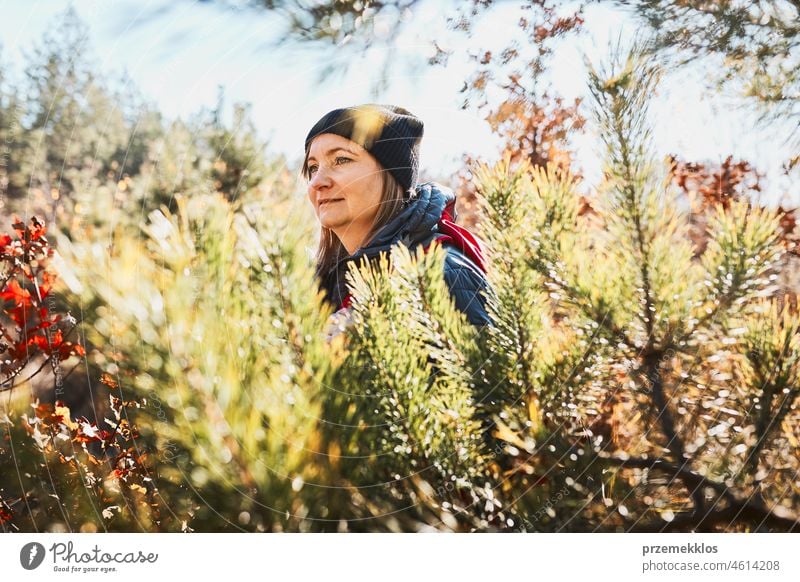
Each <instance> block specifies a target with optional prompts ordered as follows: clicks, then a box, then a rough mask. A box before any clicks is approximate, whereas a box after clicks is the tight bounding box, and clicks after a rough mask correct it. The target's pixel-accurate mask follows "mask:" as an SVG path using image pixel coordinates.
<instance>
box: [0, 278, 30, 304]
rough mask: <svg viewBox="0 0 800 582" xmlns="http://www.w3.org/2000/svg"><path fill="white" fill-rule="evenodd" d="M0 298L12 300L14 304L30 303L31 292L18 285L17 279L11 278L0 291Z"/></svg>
mask: <svg viewBox="0 0 800 582" xmlns="http://www.w3.org/2000/svg"><path fill="white" fill-rule="evenodd" d="M0 298H2V299H4V300H6V301H13V302H14V304H15V305H30V304H31V294H30V291H28V290H27V289H23V288H22V287H20V284H19V281H17V280H16V279H11V281H9V282H8V285H6V289H5V290H3V291H2V292H0Z"/></svg>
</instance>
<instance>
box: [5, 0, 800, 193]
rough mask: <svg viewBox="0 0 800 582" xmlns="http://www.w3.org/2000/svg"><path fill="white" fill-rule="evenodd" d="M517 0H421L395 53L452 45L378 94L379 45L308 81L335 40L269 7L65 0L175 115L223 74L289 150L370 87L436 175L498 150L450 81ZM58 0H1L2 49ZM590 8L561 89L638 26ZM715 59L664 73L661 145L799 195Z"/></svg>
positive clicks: (776, 138)
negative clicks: (726, 91) (713, 73)
mask: <svg viewBox="0 0 800 582" xmlns="http://www.w3.org/2000/svg"><path fill="white" fill-rule="evenodd" d="M434 4H435V5H436V6H435V7H434ZM516 4H517V3H516V2H508V3H501V5H500V6H498V7H497V8H495V9H494V10H493V11H492V12H491V13H490V14H488V15H486V16H485V17H484V18H483V19H482V20H481V21H479V22H480V24H479V27H478V29H477V30H476V33H475V35H474V37H473V39H471V40H469V39H466V37H465V36H463V35H458V34H455V33H452V32H448V31H447V30H446V28H445V25H444V17H443V16H442V15H441V14H437V12H436V10H437V9H441V6H442V4H441V3H438V2H437V3H434V2H426V3H424V4H423V7H422V9H421V10H418V11H417V12H416V13H414V15H413V18H412V20H411V26H409V28H408V30H407V31H406V32H405V33H404V34H403V36H402V37H401V39H400V40H399V51H400V53H401V54H402V53H403V52H408V53H409V54H419V53H420V51H424V50H426V46H427V45H426V44H425V42H424V40H425V39H427V38H431V37H433V36H434V35H435V38H437V39H439V41H440V43H443V44H445V45H447V46H449V47H450V48H453V49H455V54H454V55H453V57H451V60H450V63H449V64H448V66H447V67H441V66H434V67H428V68H427V69H425V70H423V71H422V75H421V76H412V74H411V73H410V72H409V71H408V70H407V68H406V67H403V66H402V65H400V64H398V65H397V66H395V67H394V71H393V76H392V81H391V84H390V87H389V89H388V90H387V91H385V92H384V93H382V94H380V95H378V96H376V95H373V94H372V93H371V88H372V86H373V84H374V77H375V74H374V73H373V72H372V71H375V68H376V67H377V66H378V65H379V64H380V63H381V62H382V61H381V56H382V55H381V52H380V51H378V50H375V51H372V52H371V53H369V54H368V55H367V57H366V58H364V59H362V60H357V61H356V62H354V63H352V65H353V66H351V70H350V73H349V74H348V76H347V78H346V80H345V81H341V80H336V81H332V82H328V83H326V84H323V85H319V86H315V83H314V80H315V76H316V71H317V70H318V69H320V68H322V67H324V66H325V65H328V64H330V63H331V61H333V62H334V63H335V61H336V59H337V52H336V50H335V49H334V48H329V49H326V50H323V51H316V52H315V51H309V50H298V49H297V48H296V47H295V48H289V47H287V48H283V49H281V50H279V51H275V50H270V49H268V48H266V41H267V40H268V39H270V38H271V31H274V30H275V29H276V25H277V24H278V23H277V22H276V20H275V16H274V15H271V14H270V13H268V12H235V11H231V10H225V9H224V7H222V6H220V5H219V4H218V3H207V2H202V3H199V2H193V1H191V0H183V1H178V0H172V1H170V0H117V1H114V2H108V1H102V0H76V1H74V2H73V5H74V6H75V8H76V10H77V11H78V13H79V14H80V16H81V17H82V18H83V20H84V21H85V22H86V24H87V25H88V27H89V30H90V40H91V46H92V49H93V52H92V54H93V57H94V60H95V62H96V63H97V65H98V69H99V70H100V71H101V72H102V73H103V74H105V75H108V76H112V75H118V74H119V73H121V72H122V71H123V70H124V71H126V72H127V73H128V75H129V76H130V77H131V78H132V80H133V82H134V83H135V84H136V86H137V87H138V88H139V89H140V90H141V92H142V94H143V95H144V96H145V98H147V99H148V100H150V101H153V102H155V103H156V104H157V106H158V108H159V109H160V110H161V111H162V112H163V113H164V114H165V115H167V116H168V117H170V118H172V117H176V116H184V117H185V116H188V115H189V114H191V113H193V112H196V111H198V110H199V109H200V108H201V107H208V108H210V107H213V106H214V105H215V103H216V99H217V90H218V89H217V88H218V86H219V85H223V86H224V87H225V96H226V104H227V105H228V106H230V105H231V104H232V103H233V102H236V101H246V102H250V103H252V113H253V118H254V121H255V123H256V126H257V127H258V130H259V132H260V134H261V137H262V138H264V139H265V140H267V141H268V142H269V146H268V147H269V149H270V150H271V151H274V152H282V153H285V154H286V155H287V156H288V157H289V159H290V160H297V159H298V158H299V156H300V155H301V154H302V147H303V140H304V138H305V135H306V133H307V132H308V130H309V129H310V128H311V126H312V125H313V124H314V123H315V122H316V121H317V119H319V118H320V117H321V116H322V115H323V114H324V113H326V112H327V111H329V110H331V109H334V108H336V107H341V106H345V105H353V104H356V103H363V102H371V101H378V102H384V103H392V104H396V105H401V106H403V107H405V108H407V109H409V110H410V111H412V112H413V113H415V114H416V115H417V116H419V117H420V118H422V119H423V121H424V122H425V137H424V139H423V142H422V152H421V159H422V166H423V170H425V169H427V170H429V171H430V172H431V173H432V174H435V175H437V176H445V175H448V174H449V173H451V172H453V171H455V170H456V169H457V164H458V161H459V160H460V159H461V154H462V153H464V152H467V153H470V154H472V155H473V156H482V157H484V158H486V159H489V160H493V159H495V158H496V150H497V148H496V145H495V144H496V143H497V141H496V139H495V138H494V137H493V136H492V135H491V133H490V131H489V129H488V127H487V125H486V123H485V122H484V121H483V120H482V119H480V117H477V116H476V115H475V114H474V113H472V112H470V111H463V110H461V109H460V108H459V103H460V94H459V93H458V89H459V88H460V87H461V86H462V84H463V81H464V79H465V78H466V76H467V74H468V71H469V65H468V64H467V62H466V59H465V58H464V55H466V53H467V51H468V50H469V49H470V48H474V49H477V48H482V49H483V48H491V47H492V45H494V46H497V47H503V46H505V44H506V42H507V40H508V33H507V32H505V31H508V30H513V29H515V27H516V21H517V19H518V17H519V15H518V12H517V8H516ZM67 5H68V3H67V2H62V1H55V0H0V14H2V23H1V24H0V47H2V51H1V52H0V57H1V58H2V62H3V63H4V64H9V63H10V64H11V67H12V70H14V72H16V73H17V74H19V73H21V63H22V57H21V51H22V50H25V47H30V46H31V45H32V44H33V43H36V42H38V41H39V39H40V38H41V35H42V32H43V30H44V29H45V27H46V26H51V25H52V24H53V22H54V17H56V16H57V15H58V14H59V13H61V12H62V11H63V10H64V8H65V7H66V6H67ZM168 6H171V8H170V9H168V10H166V11H165V12H163V13H162V14H161V15H160V16H159V17H153V14H156V13H157V12H158V11H159V10H161V9H165V8H166V7H168ZM148 17H150V18H148ZM585 17H586V27H587V31H588V34H586V35H584V36H583V37H581V38H579V39H578V40H570V41H569V42H568V43H562V44H561V45H560V46H559V47H558V48H557V50H556V54H555V57H554V61H553V67H552V71H553V77H552V82H553V85H554V87H555V88H556V90H557V92H559V93H560V94H561V95H563V96H564V97H566V98H568V99H571V98H574V97H578V96H587V89H586V82H587V76H586V72H585V66H584V63H583V54H588V55H589V56H590V58H591V59H592V60H593V61H595V62H597V61H599V60H600V59H602V58H603V57H604V56H605V55H607V54H608V52H609V49H608V46H609V41H611V40H615V39H616V38H617V37H618V36H619V35H620V34H621V35H622V37H623V38H628V37H630V36H631V35H632V33H633V32H634V30H635V27H634V26H633V24H632V22H631V21H630V20H629V19H628V18H627V17H626V16H625V15H624V14H622V13H621V12H620V11H618V10H614V9H611V8H609V7H604V6H592V7H590V8H589V9H588V10H587V12H586V14H585ZM437 23H438V24H437ZM500 31H503V32H500ZM338 58H339V59H344V58H352V55H351V54H350V53H347V55H342V56H339V57H338ZM711 66H712V65H710V64H704V65H703V66H700V67H694V68H692V69H684V70H681V71H679V72H678V73H674V74H670V75H669V76H666V77H665V78H664V80H663V82H662V84H661V88H660V91H659V96H658V97H657V98H656V100H655V101H654V103H653V105H652V110H651V111H652V118H651V119H652V124H653V128H654V133H653V136H654V145H655V148H656V152H657V154H658V155H659V156H665V155H667V154H669V153H674V154H677V155H678V156H679V157H681V158H683V159H686V160H689V161H698V162H715V163H719V162H721V161H723V160H724V159H725V158H726V157H727V155H729V154H733V155H734V158H735V159H738V158H744V159H747V160H749V161H751V162H752V163H753V164H754V165H755V166H756V167H757V168H758V169H759V170H761V171H765V172H766V173H767V179H768V182H767V187H768V189H767V192H766V194H765V195H764V197H763V200H764V202H766V203H776V202H780V197H781V196H783V203H784V204H787V203H788V204H792V203H793V204H794V205H800V188H798V187H797V186H796V185H791V183H790V180H789V179H788V178H787V177H781V164H782V163H783V162H785V161H786V160H787V159H789V158H790V157H791V150H790V149H789V148H788V146H786V145H784V144H783V143H782V136H780V131H778V128H774V127H773V128H764V129H761V130H755V129H754V126H753V119H754V116H753V115H752V114H748V113H747V112H745V111H739V110H736V109H735V106H736V104H737V103H738V102H737V101H736V100H735V99H733V98H732V97H730V96H724V95H716V94H714V93H713V92H711V91H708V90H705V89H704V85H703V78H704V77H706V76H708V72H709V71H708V70H707V69H708V68H709V67H711ZM490 97H492V95H490ZM585 103H586V104H588V99H587V100H586V101H585ZM584 113H585V114H586V113H588V109H587V110H585V111H584ZM575 147H576V149H577V163H578V165H579V166H580V168H581V169H582V170H583V172H584V176H585V179H586V185H585V187H587V188H588V187H590V186H592V185H594V184H596V183H597V181H598V180H599V177H600V172H601V159H600V158H601V155H602V148H601V145H600V144H599V142H598V139H597V136H596V131H595V129H594V128H593V127H592V125H591V123H589V125H588V131H587V135H586V136H585V137H583V138H581V139H579V140H577V141H576V143H575Z"/></svg>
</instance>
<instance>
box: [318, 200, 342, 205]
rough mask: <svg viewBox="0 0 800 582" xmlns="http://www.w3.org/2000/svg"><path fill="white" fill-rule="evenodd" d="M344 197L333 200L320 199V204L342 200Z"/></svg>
mask: <svg viewBox="0 0 800 582" xmlns="http://www.w3.org/2000/svg"><path fill="white" fill-rule="evenodd" d="M341 200H342V198H334V199H333V200H320V201H319V205H320V206H322V205H324V204H330V203H331V202H340V201H341Z"/></svg>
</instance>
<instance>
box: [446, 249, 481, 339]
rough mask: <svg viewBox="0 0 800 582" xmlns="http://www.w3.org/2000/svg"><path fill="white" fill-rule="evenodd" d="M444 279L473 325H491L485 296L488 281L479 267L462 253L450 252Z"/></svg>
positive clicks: (457, 305)
mask: <svg viewBox="0 0 800 582" xmlns="http://www.w3.org/2000/svg"><path fill="white" fill-rule="evenodd" d="M444 280H445V282H446V283H447V286H448V288H449V289H450V296H451V297H453V300H454V301H455V304H456V307H457V308H458V309H459V310H460V311H462V312H464V313H465V314H466V316H467V319H468V320H469V322H470V323H471V324H472V325H475V326H484V325H491V323H492V322H491V319H490V318H489V315H488V314H487V312H486V298H485V296H484V293H485V292H486V290H487V288H488V283H487V281H486V278H485V277H484V276H483V273H482V272H481V271H480V270H479V269H478V267H476V266H472V265H471V261H469V259H467V258H466V257H464V256H463V255H462V254H461V253H455V252H453V253H451V252H448V254H447V258H446V260H445V264H444Z"/></svg>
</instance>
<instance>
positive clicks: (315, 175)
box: [303, 104, 490, 326]
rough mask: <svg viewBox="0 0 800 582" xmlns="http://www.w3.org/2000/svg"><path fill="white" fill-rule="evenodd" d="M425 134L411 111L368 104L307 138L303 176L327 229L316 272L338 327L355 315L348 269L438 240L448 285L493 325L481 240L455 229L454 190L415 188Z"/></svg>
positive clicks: (474, 318)
mask: <svg viewBox="0 0 800 582" xmlns="http://www.w3.org/2000/svg"><path fill="white" fill-rule="evenodd" d="M422 134H423V123H422V121H421V120H420V119H418V118H417V117H415V116H414V115H413V114H412V113H410V112H409V111H407V110H405V109H403V108H401V107H395V106H392V105H377V104H366V105H358V106H354V107H346V108H342V109H335V110H333V111H331V112H329V113H328V114H326V115H325V116H323V117H322V119H320V120H319V121H318V122H317V123H316V124H315V125H314V127H313V128H311V131H309V133H308V136H307V137H306V141H305V160H304V163H303V175H304V176H305V177H306V179H307V180H308V198H309V201H310V202H311V204H312V206H313V207H314V210H315V212H316V215H317V218H318V219H319V221H320V225H321V236H320V243H319V250H318V253H317V269H316V274H317V276H318V277H319V280H320V284H321V287H322V289H323V290H324V291H325V293H326V298H327V300H328V301H329V302H331V303H332V304H333V305H334V306H335V307H336V308H337V309H338V310H339V311H338V312H337V314H336V315H337V321H336V323H338V324H342V323H344V322H346V319H347V316H348V314H349V309H348V306H349V301H350V297H349V295H348V291H347V283H346V278H345V274H346V273H347V268H348V267H347V266H348V263H350V262H351V261H359V260H360V259H362V258H363V257H367V258H369V259H370V260H371V259H373V258H377V257H378V255H379V254H380V253H381V252H384V251H389V249H390V248H391V247H392V246H393V245H395V244H398V243H400V244H404V245H406V246H408V247H409V248H414V247H416V246H417V245H423V248H427V247H428V246H429V245H430V244H431V243H432V242H433V241H434V240H436V241H437V242H439V243H440V244H443V245H444V248H445V251H446V258H445V265H444V279H445V282H446V283H447V285H448V288H449V290H450V295H451V296H452V297H453V298H454V300H455V305H456V307H457V308H458V309H460V310H461V311H463V312H464V313H465V314H466V316H467V319H468V320H469V321H470V322H471V323H472V324H473V325H476V326H483V325H486V324H489V323H490V319H489V316H488V315H487V313H486V308H485V297H484V294H483V293H482V292H485V291H487V289H488V285H487V281H486V277H485V276H484V272H485V262H484V258H483V255H482V252H481V246H480V242H479V241H478V240H477V239H476V238H475V237H473V236H472V235H471V234H470V233H469V232H468V231H467V230H466V229H464V228H462V227H460V226H457V225H456V224H454V221H455V218H456V213H455V195H454V194H453V192H452V191H451V190H449V189H448V188H445V187H443V186H441V185H439V184H436V183H434V182H429V183H425V184H421V185H417V183H416V181H417V173H418V168H419V145H420V140H421V139H422Z"/></svg>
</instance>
